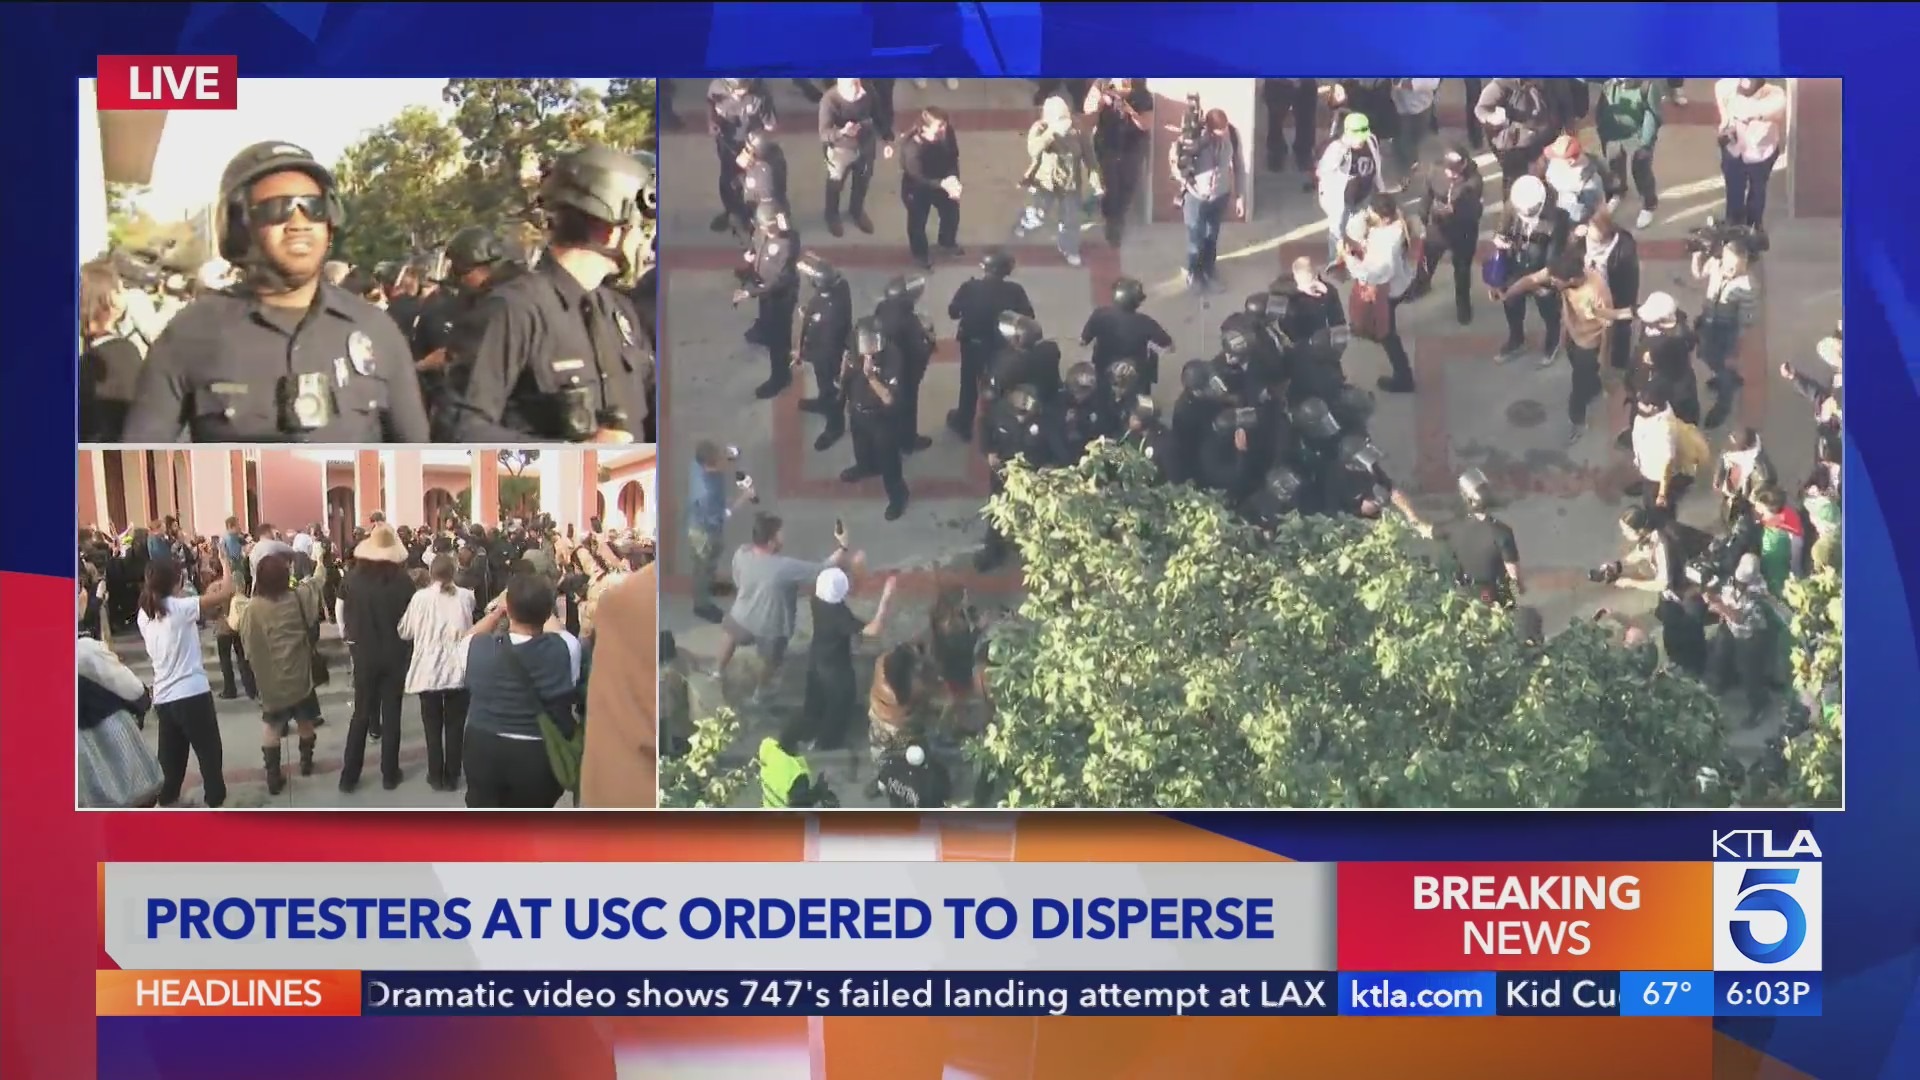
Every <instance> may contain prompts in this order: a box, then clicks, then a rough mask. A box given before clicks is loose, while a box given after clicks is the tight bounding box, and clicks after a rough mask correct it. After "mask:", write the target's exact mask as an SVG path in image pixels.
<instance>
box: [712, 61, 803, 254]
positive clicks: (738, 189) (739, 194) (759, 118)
mask: <svg viewBox="0 0 1920 1080" xmlns="http://www.w3.org/2000/svg"><path fill="white" fill-rule="evenodd" d="M774 122H775V115H774V109H773V95H771V94H770V93H768V92H767V87H766V83H765V82H764V81H763V80H760V79H715V80H713V82H711V83H709V84H708V86H707V131H708V133H710V134H711V135H712V136H713V149H714V152H715V153H716V154H717V155H718V156H719V158H720V212H719V213H718V214H716V215H714V218H713V231H714V232H726V231H727V230H728V229H739V230H742V231H745V230H746V228H747V224H748V222H750V221H751V220H752V218H751V216H750V215H751V214H752V212H753V208H752V206H751V205H750V204H749V203H747V201H746V199H745V197H744V193H743V191H742V181H743V179H744V177H745V173H746V168H747V167H746V164H745V163H744V162H743V161H742V160H741V158H742V156H743V152H744V150H745V147H746V143H747V140H748V139H749V138H750V137H751V136H753V135H754V134H755V133H757V132H766V131H771V130H772V129H773V127H774ZM783 201H784V200H783Z"/></svg>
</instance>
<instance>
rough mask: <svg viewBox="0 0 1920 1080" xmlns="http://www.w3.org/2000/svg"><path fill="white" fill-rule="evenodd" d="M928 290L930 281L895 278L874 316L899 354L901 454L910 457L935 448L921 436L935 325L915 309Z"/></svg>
mask: <svg viewBox="0 0 1920 1080" xmlns="http://www.w3.org/2000/svg"><path fill="white" fill-rule="evenodd" d="M926 291H927V279H926V278H924V277H921V276H920V275H918V274H915V275H913V276H912V277H896V278H894V279H892V280H890V281H888V282H887V285H886V290H885V292H884V293H883V294H882V296H881V299H880V303H879V305H878V306H877V307H875V308H874V311H873V316H874V318H875V319H876V320H878V321H879V323H880V332H881V333H883V334H885V335H886V338H887V342H888V344H889V345H890V346H891V347H892V348H893V349H895V350H896V351H898V352H899V354H900V358H901V361H902V363H903V364H904V365H905V367H904V382H903V383H902V385H901V393H902V394H903V395H904V398H905V400H904V401H903V402H902V403H901V405H900V408H899V409H898V415H899V417H900V432H901V434H900V452H901V453H903V454H911V453H914V452H915V451H918V450H925V449H926V448H927V447H929V446H932V445H933V440H932V439H929V438H927V437H926V436H924V435H922V434H920V382H921V380H922V379H924V378H926V375H927V365H928V364H930V363H932V362H933V350H934V344H935V343H934V339H933V326H932V324H930V323H929V322H928V321H927V320H926V318H925V317H924V316H922V315H921V314H920V313H919V312H918V311H916V310H914V305H915V304H918V303H919V302H920V297H921V296H922V295H923V294H925V292H926Z"/></svg>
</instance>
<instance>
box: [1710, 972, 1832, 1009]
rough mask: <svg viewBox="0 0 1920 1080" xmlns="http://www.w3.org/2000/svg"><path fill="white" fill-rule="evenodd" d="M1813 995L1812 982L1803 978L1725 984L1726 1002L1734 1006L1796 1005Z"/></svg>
mask: <svg viewBox="0 0 1920 1080" xmlns="http://www.w3.org/2000/svg"><path fill="white" fill-rule="evenodd" d="M1812 996H1813V984H1812V983H1810V982H1806V981H1804V980H1794V979H1775V980H1770V981H1765V982H1755V983H1749V984H1746V985H1742V984H1740V983H1737V982H1736V983H1731V984H1729V985H1728V986H1727V1004H1729V1005H1732V1006H1734V1007H1735V1008H1743V1007H1745V1006H1748V1005H1757V1006H1760V1007H1762V1008H1764V1007H1766V1006H1768V1005H1798V1004H1800V1003H1801V1002H1803V1001H1805V1000H1806V999H1807V998H1809V997H1812Z"/></svg>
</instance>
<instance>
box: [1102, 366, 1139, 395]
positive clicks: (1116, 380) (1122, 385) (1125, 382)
mask: <svg viewBox="0 0 1920 1080" xmlns="http://www.w3.org/2000/svg"><path fill="white" fill-rule="evenodd" d="M1107 383H1108V385H1110V386H1112V387H1113V395H1114V396H1115V397H1119V398H1126V397H1132V396H1133V394H1134V392H1135V390H1136V388H1137V387H1138V386H1139V385H1140V369H1139V368H1138V367H1136V366H1134V363H1133V361H1131V360H1115V361H1114V362H1113V363H1111V364H1108V365H1107Z"/></svg>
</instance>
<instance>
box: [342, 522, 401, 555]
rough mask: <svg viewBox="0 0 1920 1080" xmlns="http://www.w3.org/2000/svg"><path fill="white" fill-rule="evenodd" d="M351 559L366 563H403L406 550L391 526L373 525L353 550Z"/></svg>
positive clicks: (383, 524)
mask: <svg viewBox="0 0 1920 1080" xmlns="http://www.w3.org/2000/svg"><path fill="white" fill-rule="evenodd" d="M353 557H354V558H355V559H362V560H365V561H367V562H389V563H404V562H406V561H407V548H406V545H404V544H402V543H401V542H400V537H399V536H398V535H397V534H395V533H394V531H393V526H391V525H388V524H386V523H384V522H382V523H381V524H379V525H375V526H374V527H373V531H372V532H370V533H368V534H367V538H366V539H365V540H362V541H360V543H359V545H358V546H356V547H355V548H354V549H353Z"/></svg>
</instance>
